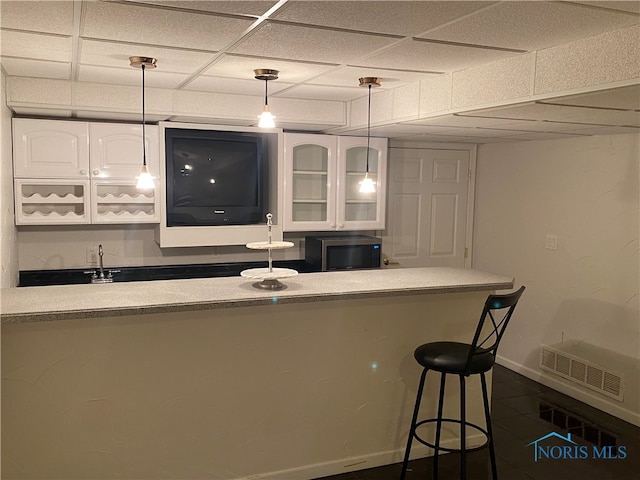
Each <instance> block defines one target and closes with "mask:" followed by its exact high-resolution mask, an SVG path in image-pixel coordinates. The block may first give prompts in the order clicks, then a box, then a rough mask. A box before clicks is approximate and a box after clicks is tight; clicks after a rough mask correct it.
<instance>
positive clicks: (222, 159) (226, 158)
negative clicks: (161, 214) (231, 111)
mask: <svg viewBox="0 0 640 480" xmlns="http://www.w3.org/2000/svg"><path fill="white" fill-rule="evenodd" d="M265 147H266V142H265V139H264V138H263V136H262V135H261V134H258V133H245V132H226V131H218V130H191V129H178V128H175V129H174V128H168V129H165V159H166V179H167V192H166V193H167V194H166V201H167V226H169V227H171V226H199V225H247V224H255V223H261V222H263V221H264V211H263V210H264V209H263V207H264V197H265V190H266V179H267V155H266V148H265Z"/></svg>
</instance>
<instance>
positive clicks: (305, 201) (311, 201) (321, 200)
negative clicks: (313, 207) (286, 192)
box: [293, 198, 327, 203]
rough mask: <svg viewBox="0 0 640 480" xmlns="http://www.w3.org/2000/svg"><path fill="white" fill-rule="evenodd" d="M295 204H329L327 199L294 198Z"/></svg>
mask: <svg viewBox="0 0 640 480" xmlns="http://www.w3.org/2000/svg"><path fill="white" fill-rule="evenodd" d="M293 203H327V199H326V198H324V199H322V198H318V199H315V198H294V199H293Z"/></svg>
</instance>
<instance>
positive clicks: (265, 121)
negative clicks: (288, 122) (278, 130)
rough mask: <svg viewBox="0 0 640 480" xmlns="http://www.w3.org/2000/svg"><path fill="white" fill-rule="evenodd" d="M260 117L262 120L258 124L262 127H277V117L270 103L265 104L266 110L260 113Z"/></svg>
mask: <svg viewBox="0 0 640 480" xmlns="http://www.w3.org/2000/svg"><path fill="white" fill-rule="evenodd" d="M258 118H259V119H260V121H259V122H258V126H259V127H260V128H275V127H276V122H275V118H276V117H275V115H273V114H272V113H271V111H270V110H269V105H265V106H264V110H263V111H262V113H261V114H260V115H258Z"/></svg>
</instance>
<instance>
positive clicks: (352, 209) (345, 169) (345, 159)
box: [337, 137, 387, 230]
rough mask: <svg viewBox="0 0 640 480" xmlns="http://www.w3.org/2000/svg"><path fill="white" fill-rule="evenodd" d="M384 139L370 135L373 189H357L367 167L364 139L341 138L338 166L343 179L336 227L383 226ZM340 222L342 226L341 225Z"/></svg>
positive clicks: (379, 227) (370, 169) (370, 165)
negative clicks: (372, 190)
mask: <svg viewBox="0 0 640 480" xmlns="http://www.w3.org/2000/svg"><path fill="white" fill-rule="evenodd" d="M386 143H387V142H386V139H384V138H372V139H371V141H370V146H369V160H368V164H369V165H368V172H369V175H368V176H369V178H370V179H372V180H373V183H374V185H375V187H376V188H375V192H360V184H361V182H362V180H363V179H364V177H365V173H366V171H367V139H366V138H356V137H351V138H349V137H341V138H340V156H339V158H341V159H342V161H341V162H340V166H339V172H340V174H339V175H340V178H341V179H343V181H342V184H341V188H340V193H339V197H338V220H337V223H338V227H339V228H344V229H349V230H353V229H382V228H384V195H385V189H386V182H385V180H386V175H385V173H386V154H387V152H386ZM340 225H342V227H340Z"/></svg>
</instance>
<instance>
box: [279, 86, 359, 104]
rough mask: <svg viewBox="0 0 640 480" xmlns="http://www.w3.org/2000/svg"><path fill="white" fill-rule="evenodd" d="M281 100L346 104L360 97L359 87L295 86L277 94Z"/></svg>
mask: <svg viewBox="0 0 640 480" xmlns="http://www.w3.org/2000/svg"><path fill="white" fill-rule="evenodd" d="M277 96H278V97H282V98H303V99H318V100H335V101H339V102H347V101H349V100H353V99H355V98H358V97H361V96H362V89H360V88H359V87H334V86H331V85H307V84H303V85H297V86H294V87H291V88H289V89H287V90H284V91H283V92H280V93H278V95H277Z"/></svg>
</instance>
